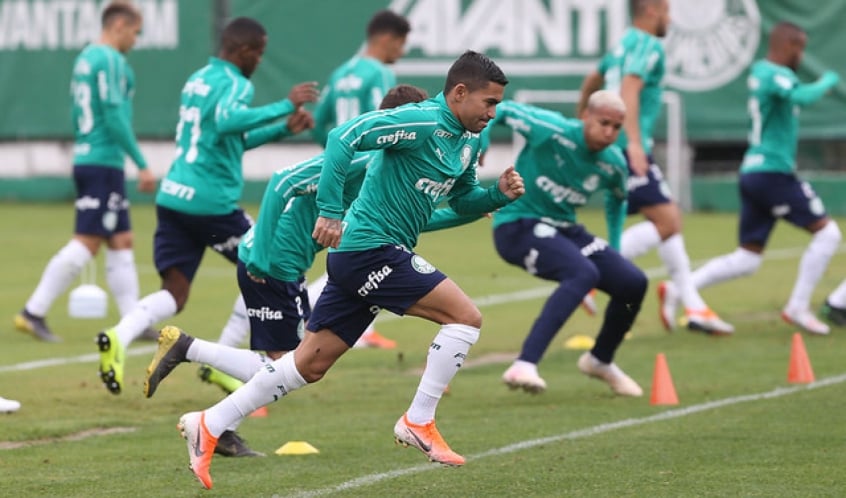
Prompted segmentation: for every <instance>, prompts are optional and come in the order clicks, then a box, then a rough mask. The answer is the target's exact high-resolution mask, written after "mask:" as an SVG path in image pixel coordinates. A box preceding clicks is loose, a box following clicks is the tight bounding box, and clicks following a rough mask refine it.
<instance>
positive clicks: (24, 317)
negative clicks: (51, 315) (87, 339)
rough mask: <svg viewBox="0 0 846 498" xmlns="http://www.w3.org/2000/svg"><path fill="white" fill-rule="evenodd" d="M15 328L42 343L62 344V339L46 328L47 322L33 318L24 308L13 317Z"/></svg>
mask: <svg viewBox="0 0 846 498" xmlns="http://www.w3.org/2000/svg"><path fill="white" fill-rule="evenodd" d="M15 328H16V329H18V330H20V331H21V332H26V333H27V334H31V335H32V336H33V337H35V338H37V339H41V340H42V341H44V342H62V338H61V337H59V336H57V335H55V334H53V332H52V331H51V330H50V327H48V326H47V320H46V319H45V318H44V317H39V316H35V315H33V314H31V313H30V312H29V311H27V310H26V308H24V309H22V310H21V312H20V313H18V314H17V315H15Z"/></svg>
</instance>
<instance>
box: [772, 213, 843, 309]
mask: <svg viewBox="0 0 846 498" xmlns="http://www.w3.org/2000/svg"><path fill="white" fill-rule="evenodd" d="M840 239H841V235H840V229H839V228H838V227H837V223H835V222H833V221H829V222H828V223H827V224H826V225H825V226H824V227H823V228H822V230H818V231H817V233H815V234H814V235H813V237H812V238H811V243H810V244H808V248H807V249H805V253H804V254H802V259H801V260H799V274H798V275H797V276H796V283H795V284H794V285H793V292H791V293H790V300H789V301H787V307H786V309H788V310H791V311H804V310H807V309H809V308H810V307H811V295H812V294H813V293H814V287H816V286H817V282H819V281H820V278H822V276H823V273H825V269H826V267H827V266H828V261H829V260H830V259H831V257H832V256H834V253H835V251H837V246H838V245H840Z"/></svg>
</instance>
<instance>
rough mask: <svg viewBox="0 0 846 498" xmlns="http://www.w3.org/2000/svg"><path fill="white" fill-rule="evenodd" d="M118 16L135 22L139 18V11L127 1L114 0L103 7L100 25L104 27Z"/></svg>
mask: <svg viewBox="0 0 846 498" xmlns="http://www.w3.org/2000/svg"><path fill="white" fill-rule="evenodd" d="M120 18H124V19H126V20H128V21H130V22H137V21H140V20H141V12H139V11H138V9H136V8H135V6H134V5H132V4H131V3H129V2H125V1H115V2H112V3H110V4H109V5H107V6H106V8H105V9H103V14H102V15H101V16H100V25H101V26H102V27H104V28H105V27H107V26H110V25H111V24H112V23H114V22H115V21H116V20H118V19H120Z"/></svg>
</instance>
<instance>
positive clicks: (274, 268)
mask: <svg viewBox="0 0 846 498" xmlns="http://www.w3.org/2000/svg"><path fill="white" fill-rule="evenodd" d="M381 158H382V153H381V152H380V151H371V152H358V153H356V154H355V157H353V159H352V161H351V162H350V166H349V168H348V169H347V175H346V179H345V183H344V190H343V205H344V208H348V207H349V206H350V204H352V201H353V200H354V199H355V198H356V196H358V193H359V191H360V190H361V185H362V183H363V182H364V178H365V174H366V172H367V170H368V168H370V167H371V166H372V165H373V164H375V163H376V162H378V161H380V160H381ZM323 159H324V156H323V154H320V155H318V156H315V157H314V158H312V159H309V160H307V161H303V162H301V163H299V164H296V165H294V166H292V167H290V168H286V169H283V170H279V171H277V172H275V173H274V174H273V176H272V177H271V178H270V181H269V182H268V184H267V189H266V190H265V192H264V198H263V199H262V201H261V209H260V210H259V215H258V220H257V221H256V224H255V225H253V226H252V227H251V228H250V230H249V231H248V232H247V233H246V234H245V235H244V237H242V239H241V244H240V246H238V258H239V259H240V260H241V261H243V262H244V264H245V265H246V267H247V271H249V272H250V273H251V274H253V275H256V276H259V277H266V276H271V277H273V278H275V279H277V280H281V281H283V282H296V281H298V280H299V279H300V277H302V276H303V275H304V274H305V272H306V271H308V269H309V268H311V265H312V263H314V257H315V255H316V254H317V253H318V252H320V251H321V250H323V246H321V245H320V244H318V243H317V242H316V241H315V240H314V239H313V238H312V237H311V233H312V231H313V230H314V223H315V222H316V221H317V215H318V209H317V199H316V195H315V194H316V192H317V187H318V181H319V179H320V172H321V170H322V168H323ZM478 218H479V216H478V215H471V216H459V215H457V214H456V213H455V212H454V211H453V210H451V209H449V208H442V209H437V210H436V211H435V213H434V214H433V215H432V218H431V219H430V220H429V223H428V224H427V225H426V227H425V228H424V231H428V230H440V229H443V228H449V227H453V226H457V225H461V224H464V223H469V222H471V221H474V220H476V219H478Z"/></svg>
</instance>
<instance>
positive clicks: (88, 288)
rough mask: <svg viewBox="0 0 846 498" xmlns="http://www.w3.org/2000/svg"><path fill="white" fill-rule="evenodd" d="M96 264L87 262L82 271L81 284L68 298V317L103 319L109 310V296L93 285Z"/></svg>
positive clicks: (95, 277) (95, 275)
mask: <svg viewBox="0 0 846 498" xmlns="http://www.w3.org/2000/svg"><path fill="white" fill-rule="evenodd" d="M96 264H97V263H96V262H95V261H94V260H91V261H89V262H88V264H87V265H86V267H85V268H83V269H82V275H81V280H82V284H81V285H80V286H79V287H77V288H75V289H74V290H72V291H71V292H70V295H69V296H68V315H70V316H71V317H73V318H105V317H106V314H107V313H108V310H109V296H108V294H106V291H104V290H103V289H101V288H100V287H98V286H97V284H96V283H95V282H96V281H97V274H96V272H97V269H96V268H97V267H96V266H95V265H96Z"/></svg>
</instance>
